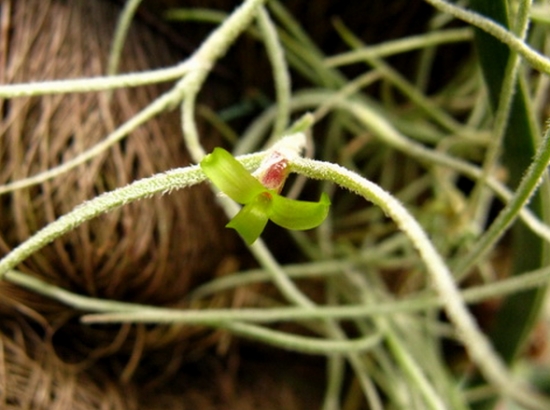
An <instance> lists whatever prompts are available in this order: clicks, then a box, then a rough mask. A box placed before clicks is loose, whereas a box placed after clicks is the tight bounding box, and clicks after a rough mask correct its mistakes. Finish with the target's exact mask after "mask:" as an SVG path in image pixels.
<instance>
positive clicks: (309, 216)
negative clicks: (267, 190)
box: [269, 193, 330, 231]
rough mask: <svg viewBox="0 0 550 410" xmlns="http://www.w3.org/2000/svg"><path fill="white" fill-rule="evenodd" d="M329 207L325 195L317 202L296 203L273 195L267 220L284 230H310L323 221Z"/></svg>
mask: <svg viewBox="0 0 550 410" xmlns="http://www.w3.org/2000/svg"><path fill="white" fill-rule="evenodd" d="M329 207H330V199H329V198H328V195H327V194H325V193H323V194H322V195H321V199H320V200H319V202H308V201H297V200H295V199H289V198H285V197H284V196H281V195H276V194H274V195H273V201H272V206H271V211H270V215H269V219H271V220H272V221H273V222H275V223H276V224H277V225H279V226H282V227H283V228H286V229H294V230H298V231H301V230H305V229H312V228H315V227H317V226H319V225H321V223H322V222H323V221H324V220H325V218H326V217H327V215H328V210H329Z"/></svg>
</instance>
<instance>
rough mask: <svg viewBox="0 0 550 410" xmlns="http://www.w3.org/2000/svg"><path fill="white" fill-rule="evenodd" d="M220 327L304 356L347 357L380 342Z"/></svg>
mask: <svg viewBox="0 0 550 410" xmlns="http://www.w3.org/2000/svg"><path fill="white" fill-rule="evenodd" d="M221 327H222V328H225V329H228V330H230V331H231V332H232V333H234V334H236V335H240V336H244V337H248V338H253V339H254V340H258V341H261V342H264V343H266V344H269V345H273V346H277V347H282V348H283V349H287V350H291V351H294V352H299V353H306V354H323V355H331V354H334V353H345V354H348V355H349V354H353V353H358V352H362V351H366V350H370V349H372V348H373V347H375V346H377V345H378V344H379V343H380V341H381V337H380V335H379V334H374V335H369V336H365V337H360V338H357V339H355V340H326V339H317V340H315V339H313V338H311V337H304V336H297V335H291V334H288V333H283V332H279V331H275V330H271V329H268V328H264V327H260V326H256V325H252V324H248V323H240V322H227V323H224V324H222V325H221Z"/></svg>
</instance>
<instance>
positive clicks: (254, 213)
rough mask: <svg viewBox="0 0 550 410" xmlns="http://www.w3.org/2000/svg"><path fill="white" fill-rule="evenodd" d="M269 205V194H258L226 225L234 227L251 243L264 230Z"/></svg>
mask: <svg viewBox="0 0 550 410" xmlns="http://www.w3.org/2000/svg"><path fill="white" fill-rule="evenodd" d="M271 205H272V197H271V195H270V194H269V193H267V192H265V193H263V194H260V195H258V196H256V198H254V199H253V200H252V201H251V202H250V203H248V204H247V205H245V206H244V207H243V208H242V209H241V210H240V211H239V213H238V214H237V215H235V217H234V218H233V219H231V221H229V223H228V224H227V225H226V227H228V228H233V229H235V230H236V231H237V232H238V233H239V235H241V237H242V238H243V239H244V240H245V242H246V243H247V244H249V245H251V244H252V243H253V242H254V241H255V240H256V239H258V237H259V236H260V234H261V233H262V231H263V230H264V228H265V225H266V224H267V221H268V220H269V217H268V214H269V209H270V208H271Z"/></svg>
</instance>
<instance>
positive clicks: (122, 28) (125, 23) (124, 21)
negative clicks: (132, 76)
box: [107, 0, 142, 75]
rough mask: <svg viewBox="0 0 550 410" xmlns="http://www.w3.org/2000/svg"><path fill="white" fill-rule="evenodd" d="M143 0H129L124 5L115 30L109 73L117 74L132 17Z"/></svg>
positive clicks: (108, 66)
mask: <svg viewBox="0 0 550 410" xmlns="http://www.w3.org/2000/svg"><path fill="white" fill-rule="evenodd" d="M141 2H142V0H128V1H127V2H126V4H125V5H124V9H123V10H122V13H120V16H119V18H118V23H117V26H116V30H115V35H114V37H113V42H112V44H111V52H110V53H109V62H108V63H107V75H115V74H116V72H117V71H118V65H119V62H120V56H121V54H122V48H123V47H124V42H125V40H126V36H127V34H128V31H129V30H130V25H131V23H132V19H133V18H134V15H135V13H136V11H137V9H138V7H139V5H140V4H141Z"/></svg>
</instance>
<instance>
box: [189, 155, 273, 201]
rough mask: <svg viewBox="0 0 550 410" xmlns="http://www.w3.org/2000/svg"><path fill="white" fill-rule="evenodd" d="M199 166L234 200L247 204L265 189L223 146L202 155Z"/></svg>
mask: <svg viewBox="0 0 550 410" xmlns="http://www.w3.org/2000/svg"><path fill="white" fill-rule="evenodd" d="M200 166H201V168H202V170H203V171H204V173H205V174H206V176H207V177H208V178H209V179H210V180H211V181H212V183H213V184H214V185H215V186H216V187H218V189H219V190H220V191H222V192H223V193H224V194H226V195H227V196H228V197H229V198H231V199H232V200H234V201H235V202H239V203H241V204H247V203H249V202H250V201H252V200H253V199H254V197H256V196H258V195H259V194H260V193H261V192H263V191H265V190H266V189H265V187H264V186H263V185H262V184H261V183H260V182H259V181H258V180H257V179H256V178H254V177H253V176H252V175H251V174H250V173H249V172H248V171H247V170H246V168H245V167H243V166H242V164H241V163H240V162H239V161H237V160H236V159H235V158H234V157H233V155H231V154H230V153H229V152H227V151H226V150H224V149H223V148H214V151H213V152H212V153H210V154H208V155H207V156H206V157H204V159H203V160H202V161H201V163H200Z"/></svg>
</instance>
